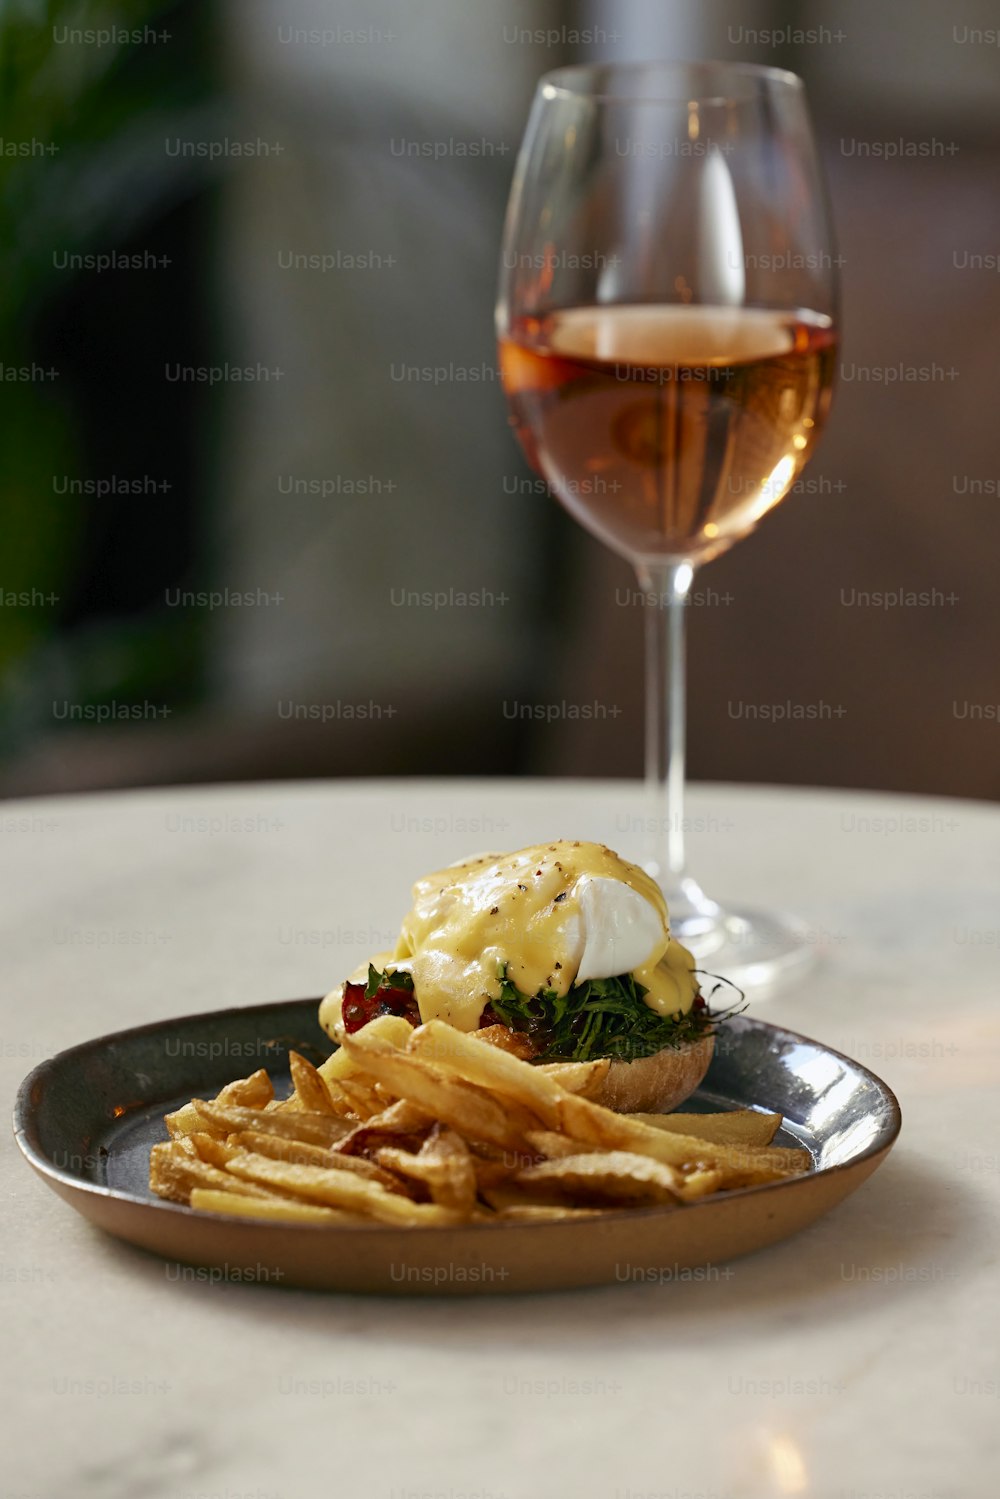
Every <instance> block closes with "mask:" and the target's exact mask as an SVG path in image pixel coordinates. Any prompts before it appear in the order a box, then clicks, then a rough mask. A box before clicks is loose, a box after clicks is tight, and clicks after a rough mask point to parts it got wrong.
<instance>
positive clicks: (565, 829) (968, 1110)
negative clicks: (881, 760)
mask: <svg viewBox="0 0 1000 1499" xmlns="http://www.w3.org/2000/svg"><path fill="white" fill-rule="evenodd" d="M689 810H690V813H691V816H692V818H693V819H695V820H696V822H698V823H700V828H701V830H700V831H697V832H695V833H694V834H693V835H692V838H691V843H692V852H693V856H694V863H695V865H696V868H697V871H698V873H699V874H701V875H702V877H703V880H704V883H705V884H706V885H707V887H708V888H709V890H710V891H711V892H712V893H713V894H716V895H720V896H727V895H728V896H730V897H737V898H740V899H742V900H745V901H750V900H753V901H756V902H757V903H759V904H768V905H774V906H786V907H789V908H794V909H796V910H797V911H798V912H799V913H800V914H801V915H803V916H804V917H805V918H806V919H807V920H808V921H809V922H811V923H812V928H813V933H814V935H815V937H816V941H817V947H818V948H822V950H823V953H822V960H821V964H820V966H819V967H818V968H817V970H816V972H815V973H814V975H813V976H812V978H811V979H810V980H809V981H808V982H807V983H805V984H804V985H803V986H802V987H800V988H799V989H798V990H795V991H789V992H787V993H785V994H783V995H781V996H780V997H779V998H777V999H774V1000H771V1001H770V1002H768V1003H766V1004H761V1006H760V1007H759V1009H758V1013H759V1014H761V1015H763V1016H764V1017H765V1018H773V1019H775V1020H777V1021H780V1022H782V1023H784V1024H787V1025H790V1026H792V1027H794V1028H798V1029H800V1030H802V1031H804V1032H805V1033H806V1034H809V1035H814V1036H817V1037H820V1038H821V1039H823V1040H824V1041H826V1042H829V1043H830V1044H831V1045H833V1046H835V1047H837V1048H839V1049H841V1050H843V1051H846V1052H848V1053H850V1054H851V1055H853V1056H856V1057H858V1058H859V1059H860V1060H863V1061H865V1062H866V1063H867V1064H868V1065H870V1066H872V1067H873V1068H874V1069H875V1070H876V1071H877V1072H879V1073H881V1075H882V1076H884V1077H885V1078H886V1080H887V1081H888V1082H889V1083H890V1084H891V1085H892V1086H893V1087H894V1088H895V1089H896V1091H897V1093H898V1095H899V1097H900V1101H901V1103H902V1106H903V1114H904V1127H903V1134H902V1137H901V1140H900V1142H899V1144H898V1145H897V1146H896V1149H895V1151H894V1152H893V1154H892V1156H891V1157H890V1159H889V1161H888V1162H887V1163H886V1165H885V1166H884V1167H883V1168H882V1169H881V1170H880V1171H879V1172H878V1173H877V1174H876V1175H875V1177H873V1178H872V1180H871V1181H870V1182H868V1183H867V1184H866V1185H865V1186H864V1187H862V1188H861V1190H860V1191H859V1192H858V1193H857V1194H856V1195H855V1196H854V1197H852V1198H850V1199H848V1201H847V1202H846V1203H844V1204H842V1205H841V1207H840V1208H839V1209H838V1210H837V1211H836V1212H835V1213H834V1214H833V1215H831V1216H830V1217H829V1218H827V1219H825V1220H823V1221H821V1222H820V1223H818V1224H816V1225H815V1226H814V1227H813V1228H811V1229H809V1230H808V1231H807V1232H805V1233H804V1234H802V1235H801V1236H800V1237H799V1238H797V1239H794V1240H792V1241H790V1242H788V1243H787V1244H784V1245H779V1246H777V1247H776V1248H774V1249H771V1250H768V1251H765V1252H763V1253H761V1254H759V1255H756V1256H754V1257H751V1258H748V1259H746V1260H742V1261H737V1262H735V1263H734V1264H733V1265H732V1266H731V1267H730V1269H729V1271H728V1273H727V1272H726V1271H724V1270H721V1269H720V1270H717V1271H716V1272H714V1278H713V1279H709V1280H705V1279H690V1280H683V1281H680V1280H678V1281H675V1282H673V1283H669V1284H664V1285H657V1286H654V1285H640V1286H625V1285H620V1286H612V1287H609V1288H607V1289H604V1290H596V1291H588V1292H583V1293H573V1294H566V1295H562V1296H551V1297H547V1298H537V1297H535V1298H519V1299H514V1300H504V1299H495V1300H482V1301H450V1302H449V1301H443V1300H442V1301H437V1302H435V1301H411V1302H406V1301H399V1300H397V1301H391V1300H364V1299H351V1298H347V1297H337V1296H321V1295H313V1294H309V1293H305V1292H288V1291H275V1290H274V1289H269V1288H267V1287H265V1286H253V1285H249V1286H248V1285H234V1284H225V1285H211V1284H207V1283H205V1282H204V1281H181V1280H178V1279H176V1278H174V1277H175V1276H176V1274H177V1272H176V1270H175V1269H174V1270H171V1268H170V1267H167V1266H165V1265H163V1264H161V1263H159V1262H157V1261H156V1260H155V1259H153V1258H150V1257H148V1256H145V1255H142V1254H140V1253H138V1252H137V1251H133V1250H131V1249H129V1248H128V1247H126V1246H124V1245H120V1244H118V1243H117V1242H115V1241H114V1240H112V1239H109V1238H106V1237H104V1236H103V1235H101V1234H100V1233H98V1232H97V1231H96V1230H95V1229H92V1228H91V1227H89V1226H88V1225H87V1224H86V1223H85V1222H84V1221H83V1220H82V1219H80V1218H78V1217H77V1216H76V1215H75V1214H74V1213H73V1212H72V1211H71V1209H70V1208H69V1207H67V1206H66V1205H65V1204H63V1203H62V1202H61V1201H59V1200H58V1199H57V1198H56V1197H54V1196H53V1195H52V1194H51V1193H50V1192H49V1191H47V1189H46V1188H45V1187H44V1186H43V1184H42V1183H41V1182H40V1181H38V1180H37V1179H36V1178H35V1177H34V1176H33V1174H32V1173H31V1172H30V1171H29V1170H28V1168H27V1166H26V1165H25V1164H24V1163H23V1162H22V1161H21V1160H20V1158H19V1156H18V1154H17V1152H16V1148H15V1146H14V1143H13V1139H12V1138H11V1136H10V1135H9V1134H8V1136H7V1138H6V1140H5V1142H4V1146H3V1151H2V1161H0V1164H2V1171H3V1191H4V1204H5V1210H4V1213H3V1230H2V1231H3V1235H4V1245H3V1251H2V1266H3V1273H2V1292H3V1303H4V1310H3V1324H2V1325H3V1330H4V1338H3V1355H2V1357H3V1379H4V1394H3V1401H2V1409H3V1413H4V1416H5V1417H6V1421H5V1425H6V1427H7V1439H6V1441H5V1443H4V1446H3V1450H2V1454H0V1499H14V1496H17V1499H56V1496H58V1499H65V1496H72V1499H237V1496H253V1499H265V1496H266V1499H312V1496H314V1495H315V1496H319V1495H327V1494H337V1495H338V1496H339V1495H343V1496H345V1499H362V1496H364V1499H417V1496H421V1499H426V1496H431V1495H433V1496H435V1499H463V1496H465V1499H471V1496H477V1499H501V1496H504V1499H529V1496H530V1499H534V1496H545V1499H548V1496H552V1499H560V1496H562V1495H567V1496H570V1495H573V1496H586V1499H589V1496H594V1499H605V1496H606V1499H653V1496H655V1499H770V1496H784V1495H807V1496H813V1495H814V1496H818V1499H979V1496H986V1495H990V1494H992V1493H994V1492H995V1485H996V1470H997V1459H998V1455H1000V1454H998V1437H997V1433H998V1431H1000V1399H998V1395H1000V1370H998V1367H997V1361H996V1350H997V1330H998V1329H997V1321H998V1318H997V1309H998V1301H1000V1286H998V1277H997V1269H996V1242H997V1232H996V1230H997V1217H998V1214H997V1197H998V1182H1000V1177H998V1155H1000V1145H998V1138H1000V1131H998V1114H1000V1109H998V1093H1000V1089H998V1066H997V1060H998V1059H997V1051H998V1047H997V1040H998V1034H1000V1021H998V1010H997V986H998V976H1000V975H998V963H997V957H998V944H1000V809H998V808H996V807H987V806H983V805H978V804H972V803H964V802H957V801H956V802H946V801H938V802H931V801H916V800H900V799H895V798H889V797H885V796H879V795H869V794H865V793H853V792H816V793H813V792H799V791H785V790H748V789H736V788H728V787H700V788H696V789H695V791H694V793H693V795H692V798H691V806H690V809H689ZM639 815H641V805H640V802H639V800H638V799H637V793H635V792H634V791H633V789H632V788H631V787H628V786H625V785H623V784H622V783H617V784H614V785H610V784H609V785H603V786H600V785H584V784H580V783H575V784H574V783H571V784H553V783H544V784H542V783H530V782H521V783H516V784H515V783H512V782H508V783H496V782H478V783H477V782H464V783H451V782H436V783H428V782H423V783H416V782H409V783H406V782H396V783H391V782H390V783H364V782H362V783H356V784H344V783H341V784H339V785H330V786H326V785H320V784H315V783H314V784H301V785H293V786H286V787H273V786H269V787H236V788H232V789H214V788H209V789H205V790H194V791H191V790H183V789H182V790H178V791H163V792H160V791H158V792H143V793H136V794H130V795H116V796H92V797H82V798H74V799H66V800H49V801H37V802H22V803H10V804H7V805H6V806H5V807H3V808H2V809H0V849H2V854H3V863H2V919H3V926H4V928H5V930H4V940H3V949H2V964H3V979H4V984H3V1021H2V1032H0V1034H2V1038H3V1047H2V1065H3V1074H4V1078H5V1082H6V1085H7V1087H6V1091H7V1094H8V1096H9V1097H11V1098H12V1096H13V1093H14V1090H15V1088H16V1085H17V1083H18V1081H19V1080H20V1078H21V1076H22V1075H23V1074H24V1073H25V1072H27V1071H28V1069H29V1068H30V1067H31V1066H33V1065H34V1064H35V1062H36V1061H37V1060H39V1059H41V1058H43V1057H45V1056H48V1055H50V1054H51V1053H52V1052H53V1051H56V1050H59V1049H61V1048H63V1047H65V1046H68V1045H70V1044H72V1043H74V1042H77V1041H82V1040H85V1039H87V1038H89V1037H91V1036H94V1035H97V1034H100V1033H103V1032H105V1031H109V1030H116V1029H118V1028H120V1027H123V1026H128V1025H133V1024H139V1023H140V1022H143V1021H146V1020H152V1019H155V1018H158V1017H161V1016H166V1015H170V1014H178V1015H179V1014H184V1013H186V1012H190V1011H192V1010H198V1009H211V1008H215V1007H216V1006H219V1005H226V1004H233V1003H246V1004H252V1003H256V1002H259V1001H263V1000H271V999H277V998H284V997H288V998H291V997H294V996H299V995H305V994H309V993H317V994H318V993H319V992H321V991H322V990H324V989H325V988H327V987H329V986H330V985H332V983H333V982H334V981H335V980H337V979H338V978H339V977H340V976H342V973H343V972H344V970H345V969H346V968H347V967H348V966H352V965H353V963H354V962H355V961H356V959H357V958H358V957H360V956H364V955H365V953H366V950H367V949H369V948H377V947H378V946H380V945H383V943H384V941H385V940H386V939H388V938H389V937H390V934H391V933H393V931H394V928H395V926H396V923H397V921H398V918H399V916H400V915H401V913H402V911H403V909H404V905H405V901H406V895H407V890H408V886H409V883H410V881H411V879H412V878H413V877H414V876H415V875H417V874H418V873H421V872H422V871H423V870H424V869H425V868H427V867H430V866H435V865H441V864H444V863H446V862H447V861H449V860H451V859H453V858H456V857H458V856H459V855H461V854H463V853H467V852H469V851H472V850H475V849H479V848H482V847H484V846H489V845H493V846H501V847H502V846H510V847H516V846H517V845H519V844H521V843H526V842H529V841H532V842H533V841H536V840H538V839H542V838H547V837H550V836H560V835H561V836H571V837H572V836H582V837H596V838H600V839H603V840H605V841H607V842H609V843H611V844H612V846H618V847H620V848H621V849H622V851H623V852H628V851H630V850H631V851H634V850H635V849H636V847H637V844H638V839H637V837H636V836H634V834H633V833H632V831H631V826H632V824H631V822H630V819H631V818H632V817H633V816H639ZM908 819H909V821H907V820H908Z"/></svg>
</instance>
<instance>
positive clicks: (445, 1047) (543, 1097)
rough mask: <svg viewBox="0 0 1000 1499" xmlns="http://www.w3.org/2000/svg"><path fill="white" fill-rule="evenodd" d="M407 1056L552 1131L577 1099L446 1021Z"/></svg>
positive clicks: (421, 1035) (433, 1024)
mask: <svg viewBox="0 0 1000 1499" xmlns="http://www.w3.org/2000/svg"><path fill="white" fill-rule="evenodd" d="M363 1034H364V1032H363V1031H362V1032H359V1035H363ZM407 1052H408V1054H409V1055H411V1056H413V1057H415V1058H416V1057H419V1058H421V1059H423V1060H425V1061H428V1062H432V1063H433V1064H434V1067H435V1068H436V1069H443V1070H444V1071H445V1072H448V1073H452V1074H455V1073H457V1074H458V1076H459V1077H461V1078H462V1079H463V1080H464V1081H465V1082H470V1083H478V1084H479V1085H480V1087H482V1088H487V1089H489V1088H492V1089H494V1090H495V1091H496V1092H498V1093H501V1094H503V1095H504V1096H505V1097H506V1098H507V1099H513V1100H514V1101H515V1102H517V1103H519V1104H520V1105H521V1106H522V1108H525V1109H528V1110H530V1111H531V1112H532V1113H534V1114H537V1116H538V1118H539V1119H540V1120H541V1121H542V1122H543V1123H544V1124H546V1125H547V1126H548V1127H549V1128H550V1129H558V1127H559V1108H560V1105H561V1103H562V1102H563V1100H564V1099H566V1098H567V1097H572V1096H573V1095H571V1094H567V1093H566V1091H565V1089H563V1088H561V1087H560V1086H559V1084H558V1083H557V1082H556V1080H555V1079H554V1078H553V1077H552V1076H551V1074H549V1073H546V1072H544V1071H543V1070H542V1069H541V1068H540V1067H533V1066H532V1065H531V1063H530V1062H523V1061H521V1059H520V1057H515V1056H511V1054H510V1053H509V1052H506V1051H501V1050H500V1049H499V1048H498V1047H495V1046H481V1045H480V1043H479V1042H478V1041H477V1040H476V1038H475V1036H471V1035H466V1034H465V1033H464V1032H463V1031H457V1030H455V1028H454V1026H450V1025H447V1024H446V1023H445V1022H444V1021H443V1020H430V1021H428V1022H427V1024H426V1025H420V1026H418V1027H417V1029H416V1030H415V1031H414V1032H413V1034H412V1035H411V1037H410V1040H409V1044H408V1046H407ZM595 1107H596V1105H595ZM603 1112H606V1111H605V1110H602V1113H603Z"/></svg>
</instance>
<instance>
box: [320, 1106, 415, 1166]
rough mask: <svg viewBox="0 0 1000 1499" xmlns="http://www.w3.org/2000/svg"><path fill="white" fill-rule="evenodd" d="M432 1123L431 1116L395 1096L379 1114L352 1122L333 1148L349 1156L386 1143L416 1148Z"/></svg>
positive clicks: (337, 1152)
mask: <svg viewBox="0 0 1000 1499" xmlns="http://www.w3.org/2000/svg"><path fill="white" fill-rule="evenodd" d="M433 1125H434V1117H433V1115H431V1114H428V1113H426V1112H425V1111H424V1110H423V1109H418V1108H417V1106H416V1104H414V1103H410V1102H409V1101H408V1100H407V1099H405V1098H399V1099H397V1100H396V1102H395V1103H391V1104H388V1105H387V1106H386V1107H385V1108H384V1109H383V1110H382V1111H381V1113H379V1114H373V1115H372V1117H371V1118H370V1119H365V1120H363V1121H361V1122H360V1123H358V1124H356V1125H355V1127H354V1128H353V1129H352V1130H351V1133H350V1134H349V1135H345V1136H344V1138H343V1139H342V1140H341V1141H339V1142H338V1144H337V1145H336V1146H335V1147H334V1151H335V1153H336V1155H337V1156H341V1155H344V1156H351V1155H357V1154H363V1153H364V1152H365V1151H366V1150H371V1149H374V1148H376V1147H377V1146H379V1145H388V1144H393V1145H401V1146H402V1147H403V1148H404V1149H406V1148H407V1147H411V1148H412V1149H413V1150H419V1149H420V1146H421V1145H422V1144H423V1141H424V1137H425V1135H426V1134H427V1133H428V1131H429V1130H430V1129H432V1127H433Z"/></svg>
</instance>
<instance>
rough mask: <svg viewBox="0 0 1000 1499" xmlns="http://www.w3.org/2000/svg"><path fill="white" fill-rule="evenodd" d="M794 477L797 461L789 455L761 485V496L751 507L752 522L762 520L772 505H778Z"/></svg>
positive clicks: (777, 464) (776, 465) (775, 466)
mask: <svg viewBox="0 0 1000 1499" xmlns="http://www.w3.org/2000/svg"><path fill="white" fill-rule="evenodd" d="M794 475H795V459H794V458H793V457H792V456H791V454H790V453H789V454H786V455H785V457H784V458H782V460H781V462H780V463H776V464H775V465H774V468H773V469H772V470H771V472H770V473H769V474H768V476H767V478H766V479H764V480H763V482H762V483H761V486H760V494H759V495H758V496H757V498H756V500H754V502H753V504H752V505H751V506H750V507H749V515H750V519H751V520H760V518H761V516H762V515H766V514H767V512H768V511H769V510H770V509H771V507H772V505H776V504H777V503H778V501H779V500H780V499H781V497H782V495H783V494H784V492H785V490H786V489H787V488H788V486H789V484H790V483H791V482H792V479H793V477H794Z"/></svg>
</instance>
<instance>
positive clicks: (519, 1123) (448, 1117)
mask: <svg viewBox="0 0 1000 1499" xmlns="http://www.w3.org/2000/svg"><path fill="white" fill-rule="evenodd" d="M420 1029H424V1027H421V1028H420ZM413 1034H414V1036H416V1035H418V1034H419V1032H418V1031H414V1033H413ZM455 1034H456V1035H457V1034H458V1032H455ZM364 1035H365V1033H364V1030H361V1031H358V1032H356V1034H355V1035H353V1036H345V1037H344V1046H345V1047H346V1048H347V1049H348V1050H349V1051H350V1052H351V1054H352V1055H355V1056H357V1058H358V1060H359V1062H360V1061H362V1060H363V1061H364V1063H365V1065H366V1067H367V1069H368V1073H369V1075H370V1076H375V1075H377V1076H378V1079H379V1081H380V1082H382V1083H384V1084H385V1086H386V1087H387V1088H389V1089H390V1090H391V1091H392V1092H393V1093H396V1094H398V1095H399V1097H400V1098H405V1099H408V1100H409V1102H410V1103H415V1104H417V1105H418V1106H419V1107H420V1108H423V1109H426V1110H427V1111H428V1112H429V1113H430V1114H432V1115H433V1116H434V1117H435V1118H437V1119H439V1120H441V1122H442V1123H444V1124H449V1125H451V1127H452V1128H453V1129H457V1130H458V1131H459V1133H460V1134H462V1135H465V1136H466V1137H471V1138H473V1139H480V1140H487V1141H489V1142H490V1143H491V1144H493V1145H499V1146H501V1147H502V1148H508V1147H512V1148H515V1149H516V1148H517V1146H518V1145H519V1144H520V1143H521V1141H522V1140H523V1138H524V1127H525V1124H526V1123H527V1124H529V1125H532V1126H533V1127H534V1126H535V1125H536V1124H537V1121H532V1120H531V1119H530V1116H527V1117H526V1115H525V1111H521V1113H520V1114H517V1113H516V1111H514V1110H512V1109H511V1108H510V1107H509V1105H508V1106H507V1107H504V1104H503V1103H502V1102H500V1101H498V1100H497V1099H495V1098H493V1097H492V1096H491V1095H490V1094H489V1093H488V1092H487V1091H486V1089H484V1088H478V1087H476V1086H475V1085H474V1084H473V1083H471V1082H468V1081H465V1080H464V1079H461V1078H454V1077H449V1076H448V1074H447V1073H446V1072H444V1071H442V1070H441V1069H440V1068H438V1067H433V1066H431V1065H430V1064H428V1063H427V1062H426V1061H424V1060H423V1058H422V1057H419V1056H411V1055H410V1054H409V1053H408V1052H396V1051H393V1050H392V1049H391V1048H390V1047H387V1046H384V1045H383V1044H382V1043H380V1042H379V1041H371V1040H367V1039H364ZM471 1044H472V1045H473V1046H475V1047H476V1048H477V1050H478V1051H480V1052H481V1053H482V1054H483V1055H484V1056H490V1057H495V1058H496V1059H497V1061H498V1062H503V1063H507V1062H510V1063H513V1065H514V1066H515V1067H526V1068H528V1069H529V1071H530V1066H529V1064H528V1063H527V1062H521V1061H518V1060H517V1058H515V1057H511V1056H509V1055H508V1054H507V1053H506V1052H502V1051H498V1050H496V1049H495V1048H494V1047H487V1046H479V1044H478V1042H475V1041H473V1042H472V1043H471ZM411 1045H412V1041H411ZM551 1086H552V1087H553V1088H554V1087H555V1084H554V1083H553V1084H552V1085H551Z"/></svg>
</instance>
